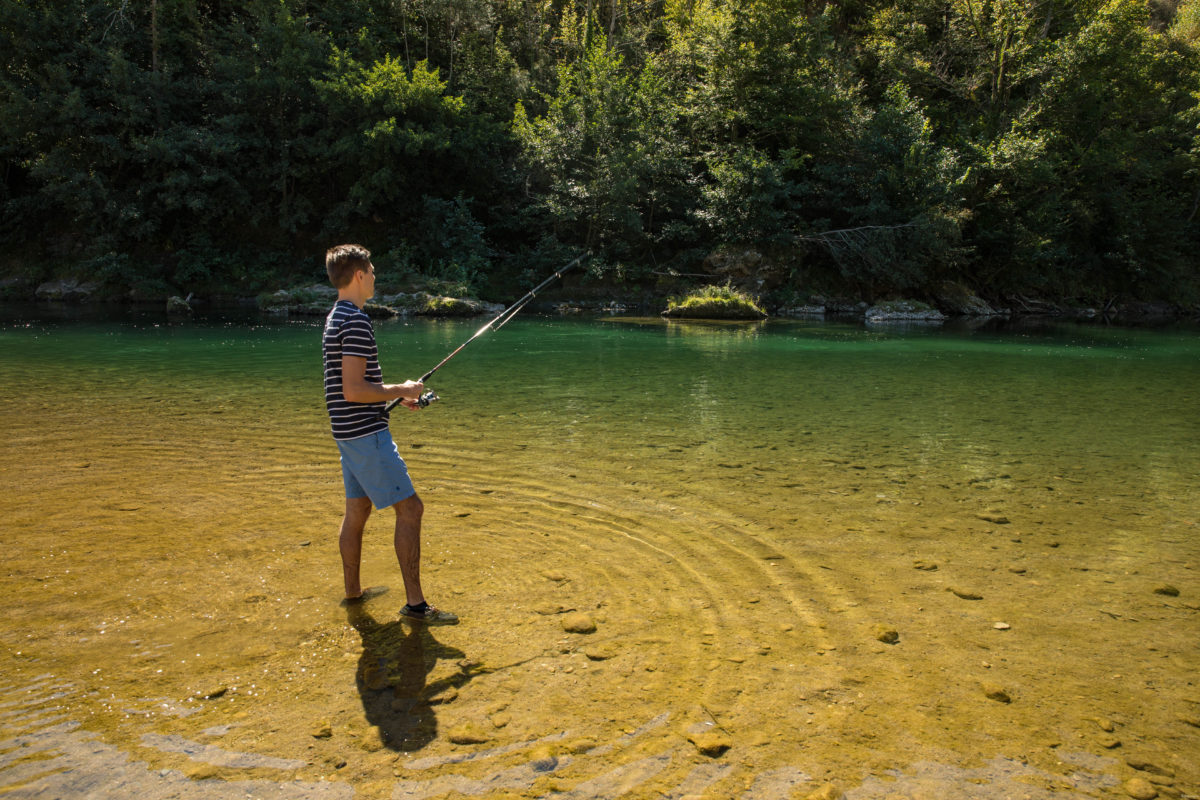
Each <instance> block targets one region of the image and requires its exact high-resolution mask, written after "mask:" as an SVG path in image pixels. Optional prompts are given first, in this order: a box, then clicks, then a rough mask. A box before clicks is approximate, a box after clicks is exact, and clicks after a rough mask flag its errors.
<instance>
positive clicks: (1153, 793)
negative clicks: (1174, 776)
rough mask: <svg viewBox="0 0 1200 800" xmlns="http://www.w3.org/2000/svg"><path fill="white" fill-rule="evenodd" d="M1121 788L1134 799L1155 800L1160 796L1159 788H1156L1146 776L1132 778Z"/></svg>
mask: <svg viewBox="0 0 1200 800" xmlns="http://www.w3.org/2000/svg"><path fill="white" fill-rule="evenodd" d="M1121 788H1122V789H1124V790H1125V794H1127V795H1129V796H1130V797H1132V798H1133V800H1154V798H1156V797H1158V789H1155V788H1154V784H1152V783H1150V781H1148V780H1146V779H1145V778H1130V779H1129V780H1127V781H1125V784H1124V785H1123V786H1122V787H1121Z"/></svg>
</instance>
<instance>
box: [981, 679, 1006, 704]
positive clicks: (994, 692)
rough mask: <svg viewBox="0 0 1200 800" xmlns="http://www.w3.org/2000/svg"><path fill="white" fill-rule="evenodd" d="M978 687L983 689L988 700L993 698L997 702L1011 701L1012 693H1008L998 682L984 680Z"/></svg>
mask: <svg viewBox="0 0 1200 800" xmlns="http://www.w3.org/2000/svg"><path fill="white" fill-rule="evenodd" d="M979 687H980V688H981V689H983V694H984V696H985V697H987V699H989V700H995V701H996V702H997V703H1011V702H1012V695H1010V694H1009V693H1008V691H1007V690H1006V689H1005V688H1004V687H1003V686H1000V685H999V684H995V683H986V682H984V683H981V684H979Z"/></svg>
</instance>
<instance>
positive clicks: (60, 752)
mask: <svg viewBox="0 0 1200 800" xmlns="http://www.w3.org/2000/svg"><path fill="white" fill-rule="evenodd" d="M7 310H8V312H9V313H8V316H7V317H6V319H7V321H6V322H4V323H3V324H0V378H2V380H0V399H2V401H3V402H2V403H0V419H2V420H3V423H2V424H3V430H4V432H5V439H6V447H5V448H4V449H3V452H2V453H0V478H2V480H3V482H4V486H5V492H4V493H3V496H2V497H0V528H2V529H3V531H4V534H3V536H4V541H5V552H6V561H7V564H6V568H5V569H4V570H2V571H0V576H2V577H0V582H2V586H0V588H2V589H3V594H2V595H0V596H2V597H3V598H4V599H0V644H2V645H3V649H2V650H0V668H2V670H3V679H2V680H0V683H2V684H3V686H2V687H0V704H2V706H3V707H0V742H2V743H3V746H0V791H7V792H9V793H11V795H12V796H16V797H24V796H28V797H40V796H54V795H55V794H56V793H59V794H61V793H62V792H68V793H77V792H86V791H92V792H98V793H99V794H100V795H102V796H110V795H111V796H119V795H120V794H121V793H124V792H136V793H138V794H140V795H143V796H148V797H174V796H185V797H191V796H196V797H210V796H211V797H221V796H228V794H227V793H228V791H231V790H235V789H236V790H237V791H245V792H250V793H255V792H257V793H259V794H261V795H263V796H272V797H274V796H278V797H310V796H311V797H349V796H352V795H353V796H358V797H434V796H439V795H443V794H445V793H446V792H451V791H455V792H460V793H461V794H462V795H470V796H486V797H513V796H520V797H543V796H551V795H554V796H560V795H561V794H562V793H567V796H571V797H614V796H620V795H623V794H624V796H629V797H683V796H687V795H695V796H704V797H747V798H750V797H754V798H770V797H780V798H785V797H788V796H789V793H790V792H793V791H797V792H801V795H800V796H806V794H804V792H807V791H811V790H815V789H817V788H819V787H820V786H821V785H822V784H823V783H825V782H832V783H835V784H836V785H838V786H839V787H840V788H841V789H842V790H843V791H845V792H846V794H847V796H848V797H850V798H851V800H859V798H868V797H877V796H884V795H885V794H888V793H889V792H890V793H892V794H896V795H897V796H908V797H912V798H917V797H925V796H930V797H932V796H947V797H949V796H958V797H979V798H991V797H996V798H1000V797H1012V796H1020V797H1026V796H1028V797H1031V798H1043V797H1047V798H1049V797H1070V798H1075V797H1104V796H1107V795H1106V794H1105V793H1106V792H1111V791H1115V790H1117V789H1119V787H1118V784H1119V783H1120V782H1122V781H1124V780H1127V779H1128V778H1130V777H1131V776H1132V775H1134V774H1135V772H1133V771H1131V769H1132V768H1131V767H1129V766H1128V764H1127V763H1126V758H1125V756H1128V755H1130V754H1131V753H1137V754H1139V755H1140V756H1141V757H1143V758H1144V759H1148V760H1150V761H1154V762H1155V763H1161V764H1162V765H1170V766H1171V768H1172V769H1173V770H1174V771H1175V773H1176V776H1175V778H1174V779H1173V780H1174V782H1175V783H1174V785H1175V786H1176V787H1177V788H1178V789H1179V790H1180V791H1181V792H1184V793H1185V794H1186V793H1188V792H1190V793H1192V794H1197V793H1200V775H1198V774H1197V767H1196V765H1197V764H1200V728H1197V727H1196V726H1195V725H1193V724H1192V723H1191V722H1189V721H1188V720H1189V719H1197V720H1200V694H1198V693H1197V690H1196V685H1197V681H1200V674H1198V672H1197V666H1196V665H1197V663H1200V662H1198V661H1197V655H1198V654H1197V650H1196V642H1197V641H1200V619H1198V616H1197V603H1198V602H1200V580H1197V577H1198V576H1197V569H1198V568H1200V561H1198V558H1200V540H1198V534H1200V532H1198V531H1197V529H1196V524H1197V520H1198V518H1200V490H1198V489H1197V485H1198V484H1200V480H1198V479H1200V334H1198V332H1197V331H1196V330H1194V329H1187V328H1181V327H1175V328H1160V329H1131V328H1112V327H1102V326H1098V325H1078V324H1065V323H1054V322H1042V323H1028V322H1027V323H1020V324H1016V323H1014V324H1009V325H1005V326H987V327H980V328H976V329H971V328H968V327H953V326H947V327H945V328H925V327H879V328H870V327H864V326H863V325H861V324H859V323H836V322H804V321H785V320H771V321H768V322H765V323H755V324H742V323H736V324H728V323H678V322H664V321H661V320H657V319H632V318H602V319H564V318H542V317H535V316H522V317H519V318H517V319H515V320H514V321H513V322H511V323H509V324H508V325H506V326H505V327H504V328H503V329H502V330H499V331H496V332H494V333H489V334H487V335H485V336H484V337H482V338H481V339H479V340H477V341H475V342H474V343H472V344H471V345H470V346H469V347H467V348H466V349H465V350H463V351H462V353H460V354H459V355H458V356H457V357H456V358H455V359H454V360H453V361H451V362H450V363H449V364H447V365H446V366H445V367H444V368H443V369H442V370H441V371H440V372H438V373H437V374H436V375H435V376H434V378H433V379H431V381H430V385H431V386H432V387H433V388H435V389H436V390H437V391H438V393H439V394H440V395H441V397H442V400H441V401H440V402H439V403H437V404H435V405H433V406H431V407H430V408H429V409H427V410H425V411H423V412H421V413H419V414H417V413H411V412H406V411H403V410H399V411H397V412H395V413H394V414H393V421H392V431H393V435H394V436H395V438H396V441H397V442H398V443H399V445H400V448H401V452H402V455H404V457H405V458H406V460H407V461H408V463H409V466H410V469H411V471H412V473H413V476H414V479H415V482H416V484H417V486H418V490H419V491H420V493H421V495H422V497H423V499H424V500H425V503H426V508H427V511H426V538H425V559H426V565H427V566H426V571H425V582H426V588H427V591H430V592H431V594H433V595H435V597H434V599H435V600H436V601H437V602H438V603H439V604H440V605H443V606H445V607H449V608H451V609H453V610H455V611H457V612H459V613H460V614H461V615H462V616H463V619H464V624H463V625H460V626H458V627H456V628H447V629H438V630H437V631H436V632H432V633H431V632H428V631H425V632H412V631H408V630H406V629H402V627H401V626H400V624H399V623H396V622H394V619H395V612H396V609H397V608H398V606H399V604H400V603H402V598H401V597H399V596H398V594H399V593H398V592H397V591H396V589H398V587H399V586H400V583H399V576H398V574H396V570H395V566H394V562H393V561H392V560H391V555H390V550H389V545H390V527H389V526H390V520H389V519H388V517H387V514H389V513H390V512H386V511H385V512H379V514H378V515H377V516H376V518H374V519H373V521H372V523H371V526H372V527H371V528H369V530H368V540H369V541H368V547H367V551H366V552H365V553H364V577H365V579H366V580H367V581H369V582H376V583H380V582H386V583H389V584H390V585H391V586H392V587H393V591H392V592H391V593H390V594H388V595H385V596H384V598H382V599H381V600H380V601H372V605H371V606H369V610H370V612H371V613H372V614H374V615H376V616H377V619H376V618H372V620H371V621H370V622H369V624H365V625H364V623H363V621H362V620H349V619H347V617H346V615H345V613H344V612H342V611H341V610H340V609H339V608H338V606H337V599H338V597H339V592H340V571H339V570H338V569H337V553H336V542H335V538H336V537H335V533H336V526H337V523H338V519H339V517H340V511H341V498H340V479H339V475H338V471H337V462H336V451H335V449H334V448H333V445H332V443H331V441H330V440H329V437H328V433H327V428H326V425H327V420H326V417H325V414H324V409H323V406H322V401H321V364H320V349H319V338H320V320H315V319H305V320H288V321H273V322H272V321H265V322H264V321H261V320H237V321H229V320H226V321H221V320H209V321H204V320H201V321H187V322H167V321H165V320H162V319H157V318H153V317H140V318H139V317H124V318H120V319H107V320H105V319H91V320H88V319H45V318H43V319H36V318H33V317H28V318H23V317H22V312H20V311H18V310H14V309H7ZM483 321H484V320H467V321H430V320H398V321H386V322H377V324H376V325H377V335H378V339H379V342H380V349H381V362H382V365H383V370H384V374H385V376H386V378H387V379H389V380H395V381H399V380H402V379H404V378H409V377H416V376H419V375H420V374H421V373H423V372H425V371H426V370H428V369H429V368H430V367H431V366H433V365H434V364H436V363H437V362H438V361H440V360H441V358H442V357H443V356H445V355H446V354H447V353H448V352H450V351H451V350H453V349H454V348H455V347H456V346H457V345H458V344H460V343H461V342H462V341H464V340H465V339H467V338H468V337H469V336H470V335H471V334H472V333H474V332H475V330H477V329H478V327H479V326H480V325H481V324H482V323H483ZM1166 589H1173V590H1175V593H1174V594H1172V593H1170V592H1166V593H1164V592H1163V591H1160V590H1166ZM948 590H949V591H948ZM967 590H969V591H967ZM962 594H966V595H972V596H981V597H982V598H983V599H982V600H976V601H973V600H964V599H962V598H961V596H960V595H962ZM569 612H580V613H585V614H587V615H589V616H590V617H591V618H592V619H593V620H594V621H595V622H596V625H597V631H596V633H594V634H591V635H579V634H570V633H568V632H566V631H564V629H563V627H562V626H561V624H560V622H561V620H562V619H563V618H564V617H565V616H566V615H567V613H569ZM998 625H1002V626H1003V627H997V626H998ZM381 626H382V627H381ZM393 628H394V630H393ZM880 628H886V629H889V630H894V631H895V632H897V633H898V634H899V643H897V644H884V643H881V641H880V640H879V638H878V637H877V634H878V632H879V629H880ZM365 630H370V631H372V632H373V633H372V634H371V637H372V638H371V639H370V641H367V635H366V634H364V633H362V632H363V631H365ZM381 643H382V644H381ZM1049 676H1053V677H1049ZM985 683H986V684H999V685H1001V686H1002V687H1003V688H1005V689H1006V690H1007V692H1008V693H1009V694H1010V695H1011V696H1012V697H1011V699H1012V702H1011V703H1006V704H1003V703H998V702H995V701H993V700H991V699H988V697H987V696H986V695H985V692H984V691H982V690H981V689H980V686H981V685H982V684H985ZM364 686H366V687H368V688H363V687H364ZM450 687H453V688H452V690H451V688H450ZM218 690H223V691H218ZM431 694H437V696H436V697H431V696H430V695H431ZM207 695H215V696H213V697H206V696H207ZM368 695H369V696H368ZM447 697H449V699H446V698H447ZM324 723H329V727H330V730H331V734H330V735H329V736H319V737H314V736H313V735H311V732H312V730H313V729H314V728H320V727H321V726H322V725H323V724H324ZM372 726H376V727H374V728H373V727H372ZM1110 728H1111V729H1113V730H1108V729H1110ZM380 731H382V733H380ZM464 731H466V732H467V733H474V734H475V735H474V736H464V735H463V733H464ZM480 731H482V734H481V733H480ZM713 732H719V733H722V734H723V735H726V736H728V737H729V739H730V742H731V744H732V747H731V748H730V749H729V751H728V752H726V753H725V754H724V755H722V756H720V757H719V759H713V758H712V757H710V756H706V755H703V754H701V753H699V752H698V747H699V746H698V745H696V744H695V742H694V741H691V740H694V739H696V737H697V736H698V735H699V734H704V733H713ZM371 736H376V737H377V738H378V737H382V738H383V741H382V742H380V741H375V742H374V743H373V742H372V741H371V740H370V737H371ZM1110 738H1111V739H1115V740H1119V743H1118V744H1113V743H1112V741H1110ZM470 739H476V740H480V741H476V742H475V743H473V744H472V743H467V744H464V743H463V741H464V740H470ZM118 763H120V764H122V765H123V766H121V768H120V769H119V770H117V771H116V772H114V770H115V769H116V768H115V767H114V764H118ZM118 774H119V781H121V783H119V784H113V783H112V781H116V780H118V778H114V777H112V776H113V775H118ZM105 776H108V777H105ZM106 781H107V783H106ZM234 784H236V786H234ZM810 784H811V788H806V787H808V786H809V785H810ZM1114 787H1116V788H1114ZM922 792H925V794H922ZM930 792H932V794H930ZM1018 792H1019V793H1018ZM939 793H940V794H939Z"/></svg>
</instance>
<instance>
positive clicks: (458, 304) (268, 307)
mask: <svg viewBox="0 0 1200 800" xmlns="http://www.w3.org/2000/svg"><path fill="white" fill-rule="evenodd" d="M337 294H338V293H337V289H334V288H333V287H331V286H324V285H321V284H314V285H312V286H305V287H301V288H298V289H280V290H279V291H277V292H270V293H265V294H261V295H259V296H258V300H257V305H258V307H259V309H261V310H263V311H266V312H269V313H272V314H295V315H297V316H322V317H323V316H325V315H326V314H328V313H329V309H330V307H331V306H332V305H333V303H334V301H336V300H337ZM503 309H504V306H502V305H500V304H498V303H487V302H484V301H482V300H476V299H474V298H466V297H446V296H444V295H437V294H431V293H429V292H412V293H406V292H397V293H395V294H382V295H379V296H378V297H376V298H375V299H374V300H373V301H371V302H369V303H367V304H366V306H364V310H365V311H366V312H367V313H368V314H370V315H371V316H373V317H396V316H401V317H403V316H410V315H411V316H425V317H473V316H476V315H479V314H488V313H492V314H496V313H499V312H500V311H502V310H503Z"/></svg>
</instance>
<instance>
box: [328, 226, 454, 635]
mask: <svg viewBox="0 0 1200 800" xmlns="http://www.w3.org/2000/svg"><path fill="white" fill-rule="evenodd" d="M325 270H326V272H328V273H329V280H330V281H331V282H332V283H333V285H334V287H335V288H336V289H337V290H338V299H337V303H335V304H334V306H333V309H332V310H331V311H330V312H329V316H328V317H327V318H326V319H325V335H324V338H323V341H322V353H323V355H324V361H325V407H326V408H327V409H328V411H329V421H330V426H331V428H332V430H333V438H334V440H335V441H336V442H337V446H338V451H339V452H340V453H341V460H342V480H343V482H344V484H345V487H346V515H345V517H344V518H343V519H342V527H341V530H340V532H339V535H338V546H339V548H340V549H341V554H342V575H343V577H344V579H345V583H346V600H345V602H347V603H355V602H362V601H363V600H365V599H367V598H368V597H369V596H371V595H372V594H376V593H379V592H380V591H382V590H376V591H372V590H367V591H365V592H364V591H363V588H362V585H361V584H360V583H359V566H360V563H361V561H362V537H363V529H364V528H365V527H366V524H367V518H368V517H370V516H371V506H372V504H374V506H375V508H378V509H383V508H387V507H388V506H391V507H392V508H393V509H394V510H395V512H396V534H395V548H396V560H397V561H398V562H399V563H400V573H401V575H402V576H403V579H404V592H405V595H406V598H405V599H406V600H407V603H406V604H405V606H404V608H402V609H401V610H400V613H401V615H402V616H404V617H407V618H409V619H413V620H419V621H422V622H426V623H431V624H435V625H436V624H441V625H447V624H454V623H456V622H458V617H456V616H454V615H453V614H450V613H448V612H445V611H440V610H438V609H436V608H434V607H433V606H432V605H430V604H429V603H427V602H426V601H425V594H424V592H423V591H422V590H421V514H422V512H423V511H424V506H423V505H422V503H421V499H420V498H419V497H417V493H416V490H415V489H414V488H413V484H412V480H411V479H410V478H409V477H408V467H407V466H406V465H405V463H404V460H403V459H402V458H400V452H399V451H398V450H397V449H396V445H395V443H394V442H393V441H392V435H391V431H389V430H388V415H387V414H386V413H384V410H383V407H384V405H385V404H386V403H387V402H388V401H389V400H394V399H397V398H399V399H400V402H401V404H402V405H404V406H405V407H407V408H409V409H412V410H414V411H415V410H417V409H418V408H419V406H418V405H417V400H418V398H420V396H421V391H422V390H423V389H424V388H425V387H424V386H423V385H422V384H421V383H420V382H419V381H405V382H404V383H384V382H383V372H382V370H381V369H380V368H379V353H378V349H377V347H376V345H375V330H374V328H373V327H372V326H371V320H370V318H369V317H368V316H367V315H366V314H365V313H364V312H363V306H364V305H366V302H367V300H369V299H371V298H372V297H374V296H375V267H374V265H372V264H371V254H370V252H369V251H368V250H367V249H366V248H365V247H362V246H361V245H356V244H343V245H338V246H337V247H331V248H330V249H329V250H328V251H327V252H326V253H325Z"/></svg>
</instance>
